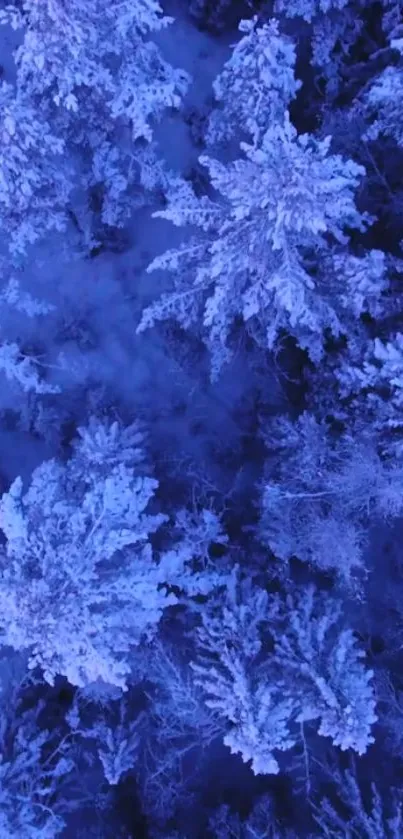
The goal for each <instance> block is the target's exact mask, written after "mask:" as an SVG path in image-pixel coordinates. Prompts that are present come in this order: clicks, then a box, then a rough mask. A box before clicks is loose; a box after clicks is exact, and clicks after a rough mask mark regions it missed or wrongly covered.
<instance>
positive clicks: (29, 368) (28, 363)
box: [0, 341, 60, 393]
mask: <svg viewBox="0 0 403 839" xmlns="http://www.w3.org/2000/svg"><path fill="white" fill-rule="evenodd" d="M0 370H1V372H2V373H4V375H5V376H6V378H7V379H8V380H9V381H10V382H15V383H16V384H18V385H19V386H20V387H21V388H22V390H24V391H25V392H29V391H33V392H34V393H59V390H60V389H59V387H58V386H57V385H52V384H50V383H49V382H47V381H46V379H44V377H43V375H42V376H41V375H40V374H41V373H43V370H42V369H41V364H40V362H39V361H38V360H37V359H35V358H31V357H30V356H28V355H23V353H22V352H21V349H20V347H19V346H18V344H15V343H13V344H11V343H9V342H6V341H5V342H3V343H2V344H0Z"/></svg>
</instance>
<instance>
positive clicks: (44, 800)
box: [0, 708, 79, 839]
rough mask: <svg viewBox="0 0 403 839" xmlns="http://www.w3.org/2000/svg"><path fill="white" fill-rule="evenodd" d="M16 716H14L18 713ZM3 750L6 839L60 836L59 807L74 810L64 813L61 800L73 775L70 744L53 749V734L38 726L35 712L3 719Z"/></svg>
mask: <svg viewBox="0 0 403 839" xmlns="http://www.w3.org/2000/svg"><path fill="white" fill-rule="evenodd" d="M18 710H19V711H20V710H21V709H20V708H19V709H18ZM13 711H14V713H16V709H12V712H11V713H13ZM17 713H18V712H17ZM0 750H1V758H0V832H1V836H2V839H55V837H57V836H60V834H61V833H62V831H63V830H64V828H65V825H66V823H65V820H64V818H62V816H61V814H60V809H61V808H60V804H62V809H67V810H68V809H69V808H70V807H71V802H70V804H67V805H66V803H65V807H64V808H63V796H60V792H61V791H62V790H63V785H64V784H65V783H66V782H67V783H68V782H69V775H70V774H71V772H72V770H74V763H73V761H72V760H71V757H70V756H69V748H68V744H67V743H66V744H65V746H64V747H63V745H62V746H56V747H55V742H54V738H53V737H52V736H51V735H50V733H49V731H41V730H40V729H39V728H38V727H37V715H36V713H35V712H32V711H26V712H25V713H24V712H23V713H22V714H21V715H18V716H17V714H16V716H15V718H14V719H12V720H8V721H6V720H4V718H3V720H2V726H1V738H0ZM59 796H60V799H61V800H58V797H59ZM78 800H79V798H77V803H78Z"/></svg>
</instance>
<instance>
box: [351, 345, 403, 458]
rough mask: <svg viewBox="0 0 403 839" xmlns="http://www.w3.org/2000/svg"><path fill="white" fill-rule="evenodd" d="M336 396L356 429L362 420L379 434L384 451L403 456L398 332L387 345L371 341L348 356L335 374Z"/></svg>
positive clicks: (402, 349)
mask: <svg viewBox="0 0 403 839" xmlns="http://www.w3.org/2000/svg"><path fill="white" fill-rule="evenodd" d="M335 375H336V377H337V380H338V383H339V394H340V396H341V397H342V399H344V400H346V402H347V404H348V410H349V412H350V417H353V416H354V417H355V420H356V423H357V425H358V426H360V425H361V424H362V417H364V418H365V423H366V425H367V426H369V427H370V428H372V430H373V429H374V428H375V429H376V430H377V431H378V432H379V433H380V441H381V444H382V447H383V449H384V450H385V451H388V452H389V453H390V454H397V455H398V457H399V458H400V456H401V454H402V452H403V442H402V431H403V421H402V409H403V334H402V333H400V332H397V333H396V334H395V335H393V336H391V338H390V340H389V341H386V342H383V341H381V340H380V339H379V338H375V340H374V341H370V342H369V343H368V345H367V347H366V349H365V351H364V353H362V352H361V351H359V352H357V353H353V352H352V353H350V356H346V357H345V358H344V359H343V361H342V363H341V364H340V365H339V366H338V367H337V369H336V371H335Z"/></svg>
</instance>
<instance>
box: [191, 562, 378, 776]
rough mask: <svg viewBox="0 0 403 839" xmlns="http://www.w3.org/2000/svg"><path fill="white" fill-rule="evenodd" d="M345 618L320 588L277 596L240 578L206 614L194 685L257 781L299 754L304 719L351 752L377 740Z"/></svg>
mask: <svg viewBox="0 0 403 839" xmlns="http://www.w3.org/2000/svg"><path fill="white" fill-rule="evenodd" d="M342 611H343V603H342V602H341V601H338V600H336V599H334V598H332V597H331V595H329V594H327V593H326V594H320V593H317V592H315V590H314V589H313V587H307V588H305V589H303V590H301V591H298V592H297V593H296V594H295V595H294V596H292V595H289V596H287V597H286V598H280V597H279V596H277V595H271V596H269V595H268V594H267V593H266V592H265V591H264V590H260V589H258V588H255V587H254V586H253V584H252V583H251V581H250V580H247V581H243V582H241V583H239V585H236V572H235V574H234V577H233V579H232V582H231V583H230V584H229V585H228V588H227V592H226V594H225V595H222V596H221V599H220V598H219V597H218V596H216V597H215V599H213V600H210V601H209V603H208V605H207V607H206V609H205V610H204V611H203V613H202V625H201V627H200V629H199V632H198V656H197V659H196V662H194V663H193V664H192V668H193V670H194V671H195V674H196V682H197V684H199V685H200V687H201V688H202V690H203V692H204V693H205V695H206V703H207V705H208V707H210V708H212V709H213V710H214V712H215V713H216V714H217V715H218V716H219V717H221V718H222V719H224V720H226V721H227V724H228V725H229V730H228V732H227V734H226V736H225V738H224V742H225V744H226V745H227V746H229V747H230V749H231V751H233V752H239V753H240V754H241V756H242V758H243V760H244V761H245V762H250V763H251V767H252V769H253V771H254V773H255V774H276V773H277V772H278V771H279V766H278V763H277V760H276V757H275V755H274V753H275V752H276V751H285V750H288V749H291V748H293V746H294V745H295V744H296V743H297V741H298V736H299V734H298V724H301V723H303V722H306V721H317V732H318V734H319V735H321V736H324V737H330V738H331V739H332V742H333V744H334V745H335V746H339V747H340V748H341V749H342V750H343V751H344V750H346V749H352V750H354V751H356V752H357V753H358V754H363V753H364V752H365V751H366V749H367V747H368V745H369V744H370V743H372V742H373V737H372V735H371V728H372V724H373V723H374V722H375V720H376V715H375V699H374V691H373V688H372V686H371V684H370V682H371V678H372V675H373V674H372V671H370V670H366V668H365V666H364V664H363V662H362V658H363V656H364V654H363V652H362V651H361V650H360V649H359V648H358V645H357V642H356V640H355V637H354V634H353V632H352V631H351V630H350V629H347V628H345V626H344V625H343V622H342V620H341V616H342ZM268 636H271V638H272V644H273V647H274V649H273V651H271V650H269V649H267V647H266V643H267V641H266V640H265V639H267V638H268Z"/></svg>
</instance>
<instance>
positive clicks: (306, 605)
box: [272, 586, 377, 755]
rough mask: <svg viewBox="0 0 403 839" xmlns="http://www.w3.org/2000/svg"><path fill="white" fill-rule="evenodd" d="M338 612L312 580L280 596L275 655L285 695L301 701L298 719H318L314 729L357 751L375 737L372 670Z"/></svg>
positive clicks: (336, 605)
mask: <svg viewBox="0 0 403 839" xmlns="http://www.w3.org/2000/svg"><path fill="white" fill-rule="evenodd" d="M342 616H343V602H342V601H338V600H336V599H335V598H333V597H331V596H330V595H329V594H328V593H327V592H324V593H323V594H322V593H318V592H315V590H314V588H313V587H312V586H311V587H305V588H304V589H303V590H301V591H300V592H298V594H297V595H294V596H292V595H290V596H288V597H287V598H286V599H285V600H283V601H278V613H277V616H276V621H275V623H274V624H273V628H272V633H273V637H274V641H275V650H274V660H275V664H276V665H277V667H278V669H279V674H281V677H282V679H283V680H284V684H285V695H289V696H290V698H292V699H293V700H294V702H296V703H298V702H299V705H300V708H299V712H298V715H297V717H296V720H297V721H299V722H303V721H308V720H318V734H320V735H322V736H324V737H331V739H332V742H333V744H334V745H335V746H339V747H340V749H341V750H342V751H345V750H347V749H353V750H354V751H355V752H357V753H358V754H360V755H361V754H364V753H365V752H366V750H367V748H368V746H369V745H370V744H371V743H373V742H374V738H373V737H372V734H371V729H372V725H373V723H374V722H375V721H376V719H377V716H376V714H375V707H376V703H375V694H374V689H373V687H372V685H371V679H372V676H373V672H372V670H367V669H366V668H365V665H364V664H363V662H362V659H363V658H364V657H365V653H364V652H363V651H362V650H360V649H359V647H358V644H357V641H356V639H355V637H354V633H353V632H352V631H351V629H346V628H345V627H344V626H343V620H342Z"/></svg>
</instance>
